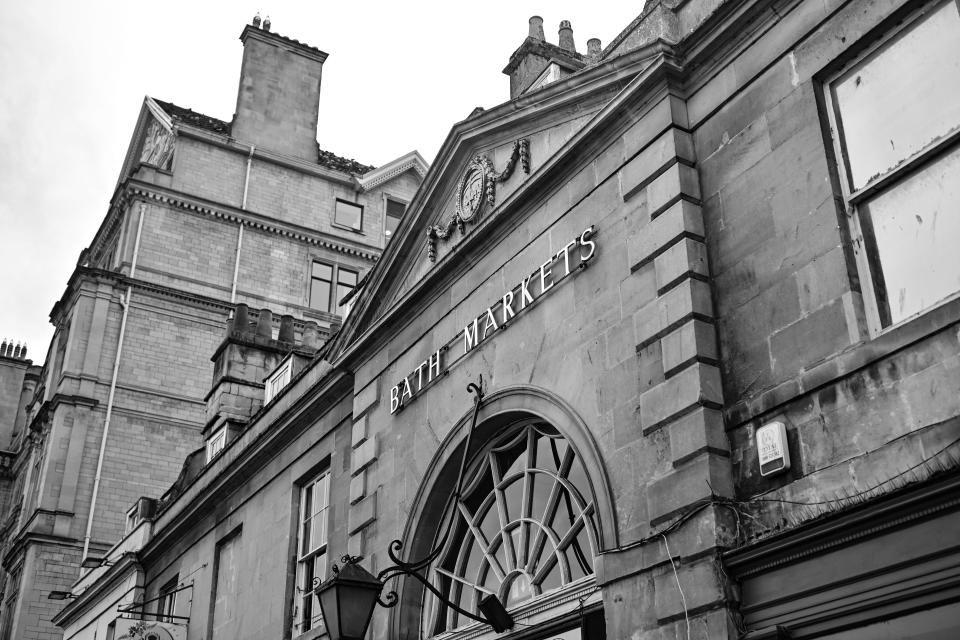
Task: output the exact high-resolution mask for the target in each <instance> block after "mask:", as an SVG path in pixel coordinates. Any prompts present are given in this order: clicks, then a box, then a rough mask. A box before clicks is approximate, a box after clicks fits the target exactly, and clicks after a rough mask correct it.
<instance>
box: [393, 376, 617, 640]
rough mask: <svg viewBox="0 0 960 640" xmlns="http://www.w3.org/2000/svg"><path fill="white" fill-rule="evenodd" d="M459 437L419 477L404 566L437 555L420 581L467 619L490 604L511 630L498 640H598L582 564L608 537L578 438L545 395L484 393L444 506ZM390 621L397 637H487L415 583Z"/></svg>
mask: <svg viewBox="0 0 960 640" xmlns="http://www.w3.org/2000/svg"><path fill="white" fill-rule="evenodd" d="M468 428H469V424H468V423H467V420H466V419H464V420H462V421H461V423H459V424H458V425H457V427H456V428H454V429H453V430H452V431H451V433H450V434H449V436H448V437H447V439H446V441H445V442H444V445H443V446H442V447H441V448H440V450H438V452H437V454H436V456H435V459H434V462H433V463H432V464H431V468H430V470H429V471H428V473H427V475H426V477H425V478H424V482H423V484H422V486H421V487H420V491H419V494H418V498H417V501H416V503H415V508H414V510H413V513H412V514H411V519H410V522H409V523H408V527H407V532H406V535H405V540H407V541H409V546H408V548H409V549H410V553H409V555H408V557H409V558H416V557H423V556H424V555H426V553H427V552H428V551H429V550H430V549H432V548H434V547H436V546H438V545H439V546H440V548H441V549H442V551H441V553H440V554H439V555H438V557H437V559H436V560H435V561H434V562H433V563H432V564H431V565H430V567H429V569H428V570H427V572H426V578H427V579H428V580H430V582H431V584H432V585H433V586H434V587H436V588H437V589H438V590H439V591H440V592H441V593H442V594H443V596H444V597H445V598H447V599H449V600H450V601H452V602H454V603H456V604H457V605H458V606H460V607H462V608H464V609H466V610H467V611H470V612H476V611H477V603H478V600H479V599H480V598H481V597H482V596H483V595H486V594H494V595H496V596H497V597H498V598H499V599H500V601H501V602H503V603H504V605H505V606H506V607H507V609H508V610H510V611H511V613H512V614H513V616H514V619H515V620H516V622H517V625H516V626H515V627H514V629H513V630H512V632H511V633H510V634H508V635H506V636H504V635H501V636H498V637H509V638H511V639H512V638H518V639H520V638H523V639H527V638H529V639H531V640H532V639H534V638H550V639H553V638H562V639H563V640H568V639H569V640H574V639H576V640H579V639H580V638H590V639H591V640H600V639H602V638H603V637H604V635H603V628H604V624H603V612H602V609H601V603H600V594H599V592H598V589H597V587H596V582H595V579H594V558H595V556H596V555H597V553H598V551H599V549H601V548H604V547H605V546H608V545H609V543H610V542H611V540H609V538H610V536H612V533H613V532H614V531H615V530H616V526H615V522H614V521H613V509H612V500H610V493H609V489H608V484H607V481H606V474H605V473H604V471H603V468H602V465H600V464H599V453H598V450H597V448H596V445H595V443H594V441H593V439H592V436H591V435H590V432H589V431H588V430H587V429H586V426H585V425H584V424H583V423H582V421H580V420H579V418H577V417H576V415H575V414H574V413H573V412H572V410H571V409H570V408H569V407H568V406H566V405H565V404H564V403H562V401H560V400H559V399H557V398H555V397H554V396H552V394H549V392H545V391H543V390H539V389H529V388H524V389H510V390H504V391H500V392H497V393H495V394H491V395H490V396H489V397H488V398H486V399H485V400H484V404H483V407H482V409H481V413H480V416H479V420H478V423H477V427H476V430H475V432H474V436H473V441H472V442H473V444H472V445H471V450H470V452H468V464H467V466H466V471H465V474H464V482H463V489H462V491H461V495H460V497H459V499H456V498H455V496H454V491H455V485H456V474H457V471H458V468H459V462H460V457H461V456H462V455H463V446H464V444H465V443H464V440H465V436H466V431H467V430H468ZM605 518H606V519H605ZM604 533H606V534H607V536H608V539H607V540H606V541H605V540H604V536H603V534H604ZM605 542H606V544H605ZM614 543H615V542H614ZM398 613H399V617H398V618H397V619H395V622H397V623H398V624H399V626H398V628H397V630H398V631H399V634H398V635H399V637H402V638H431V637H436V636H441V635H442V636H443V637H444V638H451V639H455V638H461V637H462V638H484V637H485V636H486V635H490V636H491V637H492V636H493V635H494V634H493V632H492V631H491V630H489V627H487V628H486V629H484V628H483V625H478V624H476V623H474V622H473V621H471V620H470V619H468V618H466V617H465V616H462V615H460V614H458V612H457V611H456V610H455V609H453V608H452V607H448V606H446V605H445V604H444V603H443V602H442V601H441V600H440V599H438V598H436V597H435V596H433V595H432V594H431V593H430V592H429V591H427V590H426V589H423V588H422V587H420V586H419V585H416V584H415V581H407V583H406V584H405V585H404V586H403V591H402V593H401V607H400V611H399V612H398ZM584 628H586V629H588V632H587V633H585V632H584V631H583V629H584Z"/></svg>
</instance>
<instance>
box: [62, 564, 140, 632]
mask: <svg viewBox="0 0 960 640" xmlns="http://www.w3.org/2000/svg"><path fill="white" fill-rule="evenodd" d="M131 571H132V572H140V573H141V577H142V571H143V568H142V566H141V565H140V561H139V560H138V558H137V554H136V553H133V552H127V553H124V554H123V555H122V556H120V559H119V560H118V561H117V562H115V563H114V564H113V565H112V566H111V567H109V568H108V569H107V571H106V572H105V573H104V574H103V575H102V576H100V577H99V578H98V579H97V581H96V582H94V583H93V584H92V585H91V586H90V587H89V588H88V589H86V590H85V591H84V592H83V593H80V594H79V595H77V597H76V598H75V599H74V600H73V601H71V602H70V603H68V604H67V605H66V606H65V607H64V608H63V609H61V610H60V611H59V612H58V613H57V614H56V615H55V616H54V617H53V620H52V622H53V624H55V625H57V626H60V627H63V626H66V625H67V624H69V623H70V622H71V621H72V620H74V619H76V618H77V616H79V615H82V614H83V613H85V612H86V611H87V610H88V609H90V608H91V607H93V606H95V605H97V604H98V603H99V602H100V595H101V594H103V593H104V592H105V591H107V590H109V589H111V588H113V587H115V586H116V585H117V584H118V583H120V582H121V581H122V580H123V579H125V578H127V577H128V576H129V575H130V572H131ZM138 582H140V581H138ZM142 587H143V585H142V584H138V585H136V586H135V587H134V588H142Z"/></svg>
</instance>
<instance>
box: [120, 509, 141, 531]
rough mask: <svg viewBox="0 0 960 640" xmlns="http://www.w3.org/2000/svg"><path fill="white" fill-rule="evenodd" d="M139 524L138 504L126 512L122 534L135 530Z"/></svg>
mask: <svg viewBox="0 0 960 640" xmlns="http://www.w3.org/2000/svg"><path fill="white" fill-rule="evenodd" d="M138 524H140V502H139V501H138V502H137V504H135V505H133V507H132V508H131V509H130V510H129V511H127V518H126V526H125V527H124V533H125V534H127V533H130V532H131V531H133V530H134V529H136V528H137V525H138Z"/></svg>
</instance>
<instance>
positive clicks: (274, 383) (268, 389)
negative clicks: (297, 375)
mask: <svg viewBox="0 0 960 640" xmlns="http://www.w3.org/2000/svg"><path fill="white" fill-rule="evenodd" d="M292 378H293V358H291V357H289V356H287V358H286V359H285V360H284V361H283V362H282V363H281V364H280V366H279V367H277V368H276V369H275V370H274V372H273V373H271V374H270V375H269V376H267V379H266V380H265V381H264V384H263V403H264V404H267V403H268V402H270V401H271V400H273V399H274V398H276V397H277V395H279V394H280V392H281V391H283V390H284V389H285V388H286V386H287V385H288V384H290V380H291V379H292Z"/></svg>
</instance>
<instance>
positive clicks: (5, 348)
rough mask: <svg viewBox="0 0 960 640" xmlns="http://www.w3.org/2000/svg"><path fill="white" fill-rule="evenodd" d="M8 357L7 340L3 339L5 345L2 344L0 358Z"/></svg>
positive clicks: (0, 344) (0, 345)
mask: <svg viewBox="0 0 960 640" xmlns="http://www.w3.org/2000/svg"><path fill="white" fill-rule="evenodd" d="M5 355H7V339H6V338H4V339H3V343H0V356H5Z"/></svg>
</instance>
